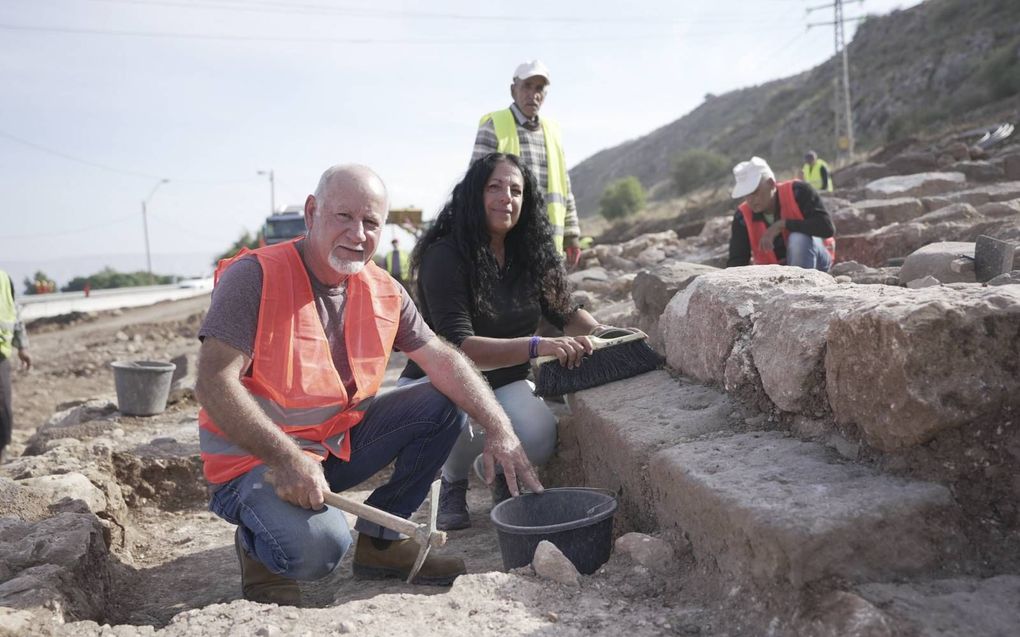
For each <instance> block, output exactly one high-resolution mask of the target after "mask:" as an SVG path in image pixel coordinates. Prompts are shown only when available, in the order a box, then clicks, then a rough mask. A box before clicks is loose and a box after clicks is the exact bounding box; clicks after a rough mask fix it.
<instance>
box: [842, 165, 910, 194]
mask: <svg viewBox="0 0 1020 637" xmlns="http://www.w3.org/2000/svg"><path fill="white" fill-rule="evenodd" d="M894 174H896V171H894V170H892V169H891V168H889V167H888V166H886V165H885V164H875V163H871V162H866V161H864V162H860V163H858V164H853V165H851V166H847V167H846V168H840V169H839V170H837V171H836V172H835V173H833V176H832V178H833V182H834V183H836V184H838V185H839V188H840V191H842V190H843V189H844V188H849V187H853V186H856V185H858V184H861V183H867V182H869V181H874V180H875V179H879V178H881V177H888V176H889V175H894Z"/></svg>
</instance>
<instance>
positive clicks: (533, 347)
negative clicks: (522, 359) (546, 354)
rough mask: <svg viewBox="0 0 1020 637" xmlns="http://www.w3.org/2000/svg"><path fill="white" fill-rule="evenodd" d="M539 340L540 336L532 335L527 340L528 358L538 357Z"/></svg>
mask: <svg viewBox="0 0 1020 637" xmlns="http://www.w3.org/2000/svg"><path fill="white" fill-rule="evenodd" d="M541 340H542V337H541V336H532V337H531V340H529V341H528V358H538V343H539V341H541Z"/></svg>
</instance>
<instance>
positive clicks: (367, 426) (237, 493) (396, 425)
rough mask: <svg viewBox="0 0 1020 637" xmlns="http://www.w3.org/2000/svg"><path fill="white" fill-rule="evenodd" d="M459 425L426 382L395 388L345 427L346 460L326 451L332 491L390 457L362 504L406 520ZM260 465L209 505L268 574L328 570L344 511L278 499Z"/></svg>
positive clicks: (343, 530) (361, 528)
mask: <svg viewBox="0 0 1020 637" xmlns="http://www.w3.org/2000/svg"><path fill="white" fill-rule="evenodd" d="M463 424H464V415H463V412H461V411H460V410H458V409H457V407H456V406H455V405H454V404H453V403H452V402H451V401H450V399H448V398H447V397H446V396H444V395H442V394H441V393H439V391H438V390H437V389H436V388H434V387H433V386H432V384H431V383H427V382H426V383H419V384H416V385H413V386H409V387H404V388H400V389H396V390H393V391H390V392H387V393H385V394H382V395H380V396H378V397H376V398H375V400H374V401H373V402H372V404H371V405H370V406H369V408H368V410H367V411H366V412H365V417H364V418H363V419H362V421H361V422H360V423H358V425H356V426H355V427H354V428H353V429H351V430H350V432H348V435H349V436H350V437H351V461H350V462H344V461H342V460H340V459H338V458H336V457H335V456H330V457H329V458H327V459H326V460H325V462H323V471H324V472H325V475H326V481H327V482H328V483H329V486H330V489H331V490H333V491H334V492H340V491H345V490H347V489H350V488H352V487H354V486H356V485H358V484H360V483H362V482H364V481H365V480H367V479H368V478H370V477H371V476H373V475H374V474H376V473H377V472H378V471H380V470H381V469H383V468H384V467H386V466H387V465H389V464H390V463H391V462H393V461H394V460H395V461H396V463H395V465H394V469H393V475H392V476H391V477H390V480H389V482H387V483H386V484H384V485H383V486H381V487H379V488H378V489H376V490H375V491H373V492H372V495H370V496H369V498H368V499H367V500H366V503H368V504H370V505H372V506H374V507H376V508H379V509H382V510H383V511H387V512H389V513H393V514H394V515H398V516H400V517H402V518H408V517H410V516H411V514H412V513H414V512H415V511H416V510H417V509H418V507H419V506H420V505H421V503H422V502H423V501H424V500H425V496H426V494H427V493H428V489H429V485H430V484H431V483H432V480H433V479H434V478H435V476H436V473H437V472H438V471H439V468H440V467H441V466H442V464H443V461H445V460H446V456H447V455H448V454H449V453H450V449H451V448H452V447H453V444H454V442H455V441H456V440H457V435H458V434H459V433H460V430H461V427H462V426H463ZM266 470H267V467H266V466H265V465H259V466H258V467H255V468H254V469H252V470H251V471H249V472H247V473H245V474H244V475H242V476H238V477H237V478H234V479H233V480H231V481H230V482H227V483H226V484H224V485H222V486H221V487H220V488H219V489H217V490H216V492H215V493H214V494H213V496H212V499H211V500H210V502H209V509H210V510H211V511H212V512H213V513H215V514H216V515H218V516H220V517H221V518H223V519H224V520H226V521H227V522H230V523H232V524H236V525H238V528H239V531H240V533H239V535H240V541H241V545H242V546H243V548H244V549H245V550H246V551H247V552H248V553H249V554H250V555H253V556H255V557H256V558H257V559H258V560H259V561H260V562H262V563H263V564H265V565H266V568H268V569H269V570H270V571H272V572H274V573H277V574H279V575H284V576H286V577H290V578H292V579H298V580H315V579H319V578H321V577H325V576H326V575H328V574H329V573H330V572H331V571H332V570H333V569H334V568H336V565H337V564H339V563H340V560H341V559H342V558H343V556H344V554H345V553H346V552H347V551H348V549H350V547H351V544H352V540H351V532H350V529H349V528H348V526H347V520H346V519H345V518H344V514H343V513H342V512H341V511H340V510H338V509H335V508H333V507H330V506H327V507H325V508H323V509H321V510H319V511H312V510H310V509H302V508H301V507H299V506H295V505H293V504H290V503H289V502H285V501H283V500H281V499H280V498H278V497H277V495H276V490H275V489H273V487H272V485H270V484H268V483H267V482H266V481H265V473H266ZM355 528H356V529H357V530H358V532H359V533H363V534H365V535H370V536H373V537H379V538H385V539H399V538H401V537H402V536H401V535H400V534H399V533H397V532H396V531H392V530H390V529H385V528H383V527H381V526H379V525H378V524H375V523H373V522H369V521H367V520H361V519H359V520H358V522H357V524H356V525H355Z"/></svg>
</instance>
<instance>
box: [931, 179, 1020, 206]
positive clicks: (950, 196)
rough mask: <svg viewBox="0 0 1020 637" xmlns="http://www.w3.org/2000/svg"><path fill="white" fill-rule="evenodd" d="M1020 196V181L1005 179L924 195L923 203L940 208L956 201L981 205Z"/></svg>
mask: <svg viewBox="0 0 1020 637" xmlns="http://www.w3.org/2000/svg"><path fill="white" fill-rule="evenodd" d="M1018 197H1020V182H1017V181H1005V182H1000V183H995V184H983V185H981V186H978V187H977V188H971V189H968V190H961V191H959V192H949V193H946V194H943V195H938V196H935V197H924V198H922V199H921V203H923V204H924V208H925V210H928V211H932V210H938V209H939V208H942V207H944V206H948V205H950V204H954V203H969V204H970V205H972V206H979V207H980V206H981V205H983V204H986V203H988V202H995V201H1008V200H1010V199H1016V198H1018Z"/></svg>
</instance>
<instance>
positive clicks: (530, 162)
mask: <svg viewBox="0 0 1020 637" xmlns="http://www.w3.org/2000/svg"><path fill="white" fill-rule="evenodd" d="M550 81H551V80H550V75H549V69H547V68H546V66H545V64H543V63H542V62H541V61H540V60H532V61H530V62H525V63H523V64H521V65H520V66H518V67H517V70H515V71H514V76H513V83H512V84H510V96H511V97H512V98H513V103H511V104H510V107H509V108H506V109H503V110H501V111H495V112H493V113H489V114H487V115H485V116H484V117H482V121H481V122H480V124H479V127H478V133H477V135H475V149H474V152H473V153H472V154H471V163H472V164H474V163H475V161H477V160H478V159H480V158H482V157H485V156H486V155H488V154H490V153H496V152H499V153H506V154H509V155H517V156H518V157H520V158H521V159H522V160H523V161H524V164H525V165H527V167H528V168H530V169H531V172H532V173H533V174H534V175H535V178H536V179H537V180H538V188H539V190H540V192H541V194H542V197H543V198H544V201H545V209H546V212H547V213H548V215H549V223H550V224H552V231H553V242H554V243H555V245H556V250H557V251H559V252H560V253H561V254H563V255H564V256H565V259H566V264H567V267H568V268H572V267H575V266H576V265H577V263H578V261H579V260H580V258H581V246H580V237H581V226H580V224H579V223H578V220H577V205H576V204H575V203H574V194H573V192H572V191H571V189H570V175H569V174H567V160H566V159H565V157H564V154H563V142H562V140H561V137H560V127H559V126H558V125H557V124H556V123H555V122H553V121H552V120H550V119H549V118H548V117H546V116H542V117H541V118H539V116H538V112H539V110H540V109H541V108H542V105H543V104H544V103H545V96H546V91H547V90H548V87H549V84H550Z"/></svg>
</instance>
